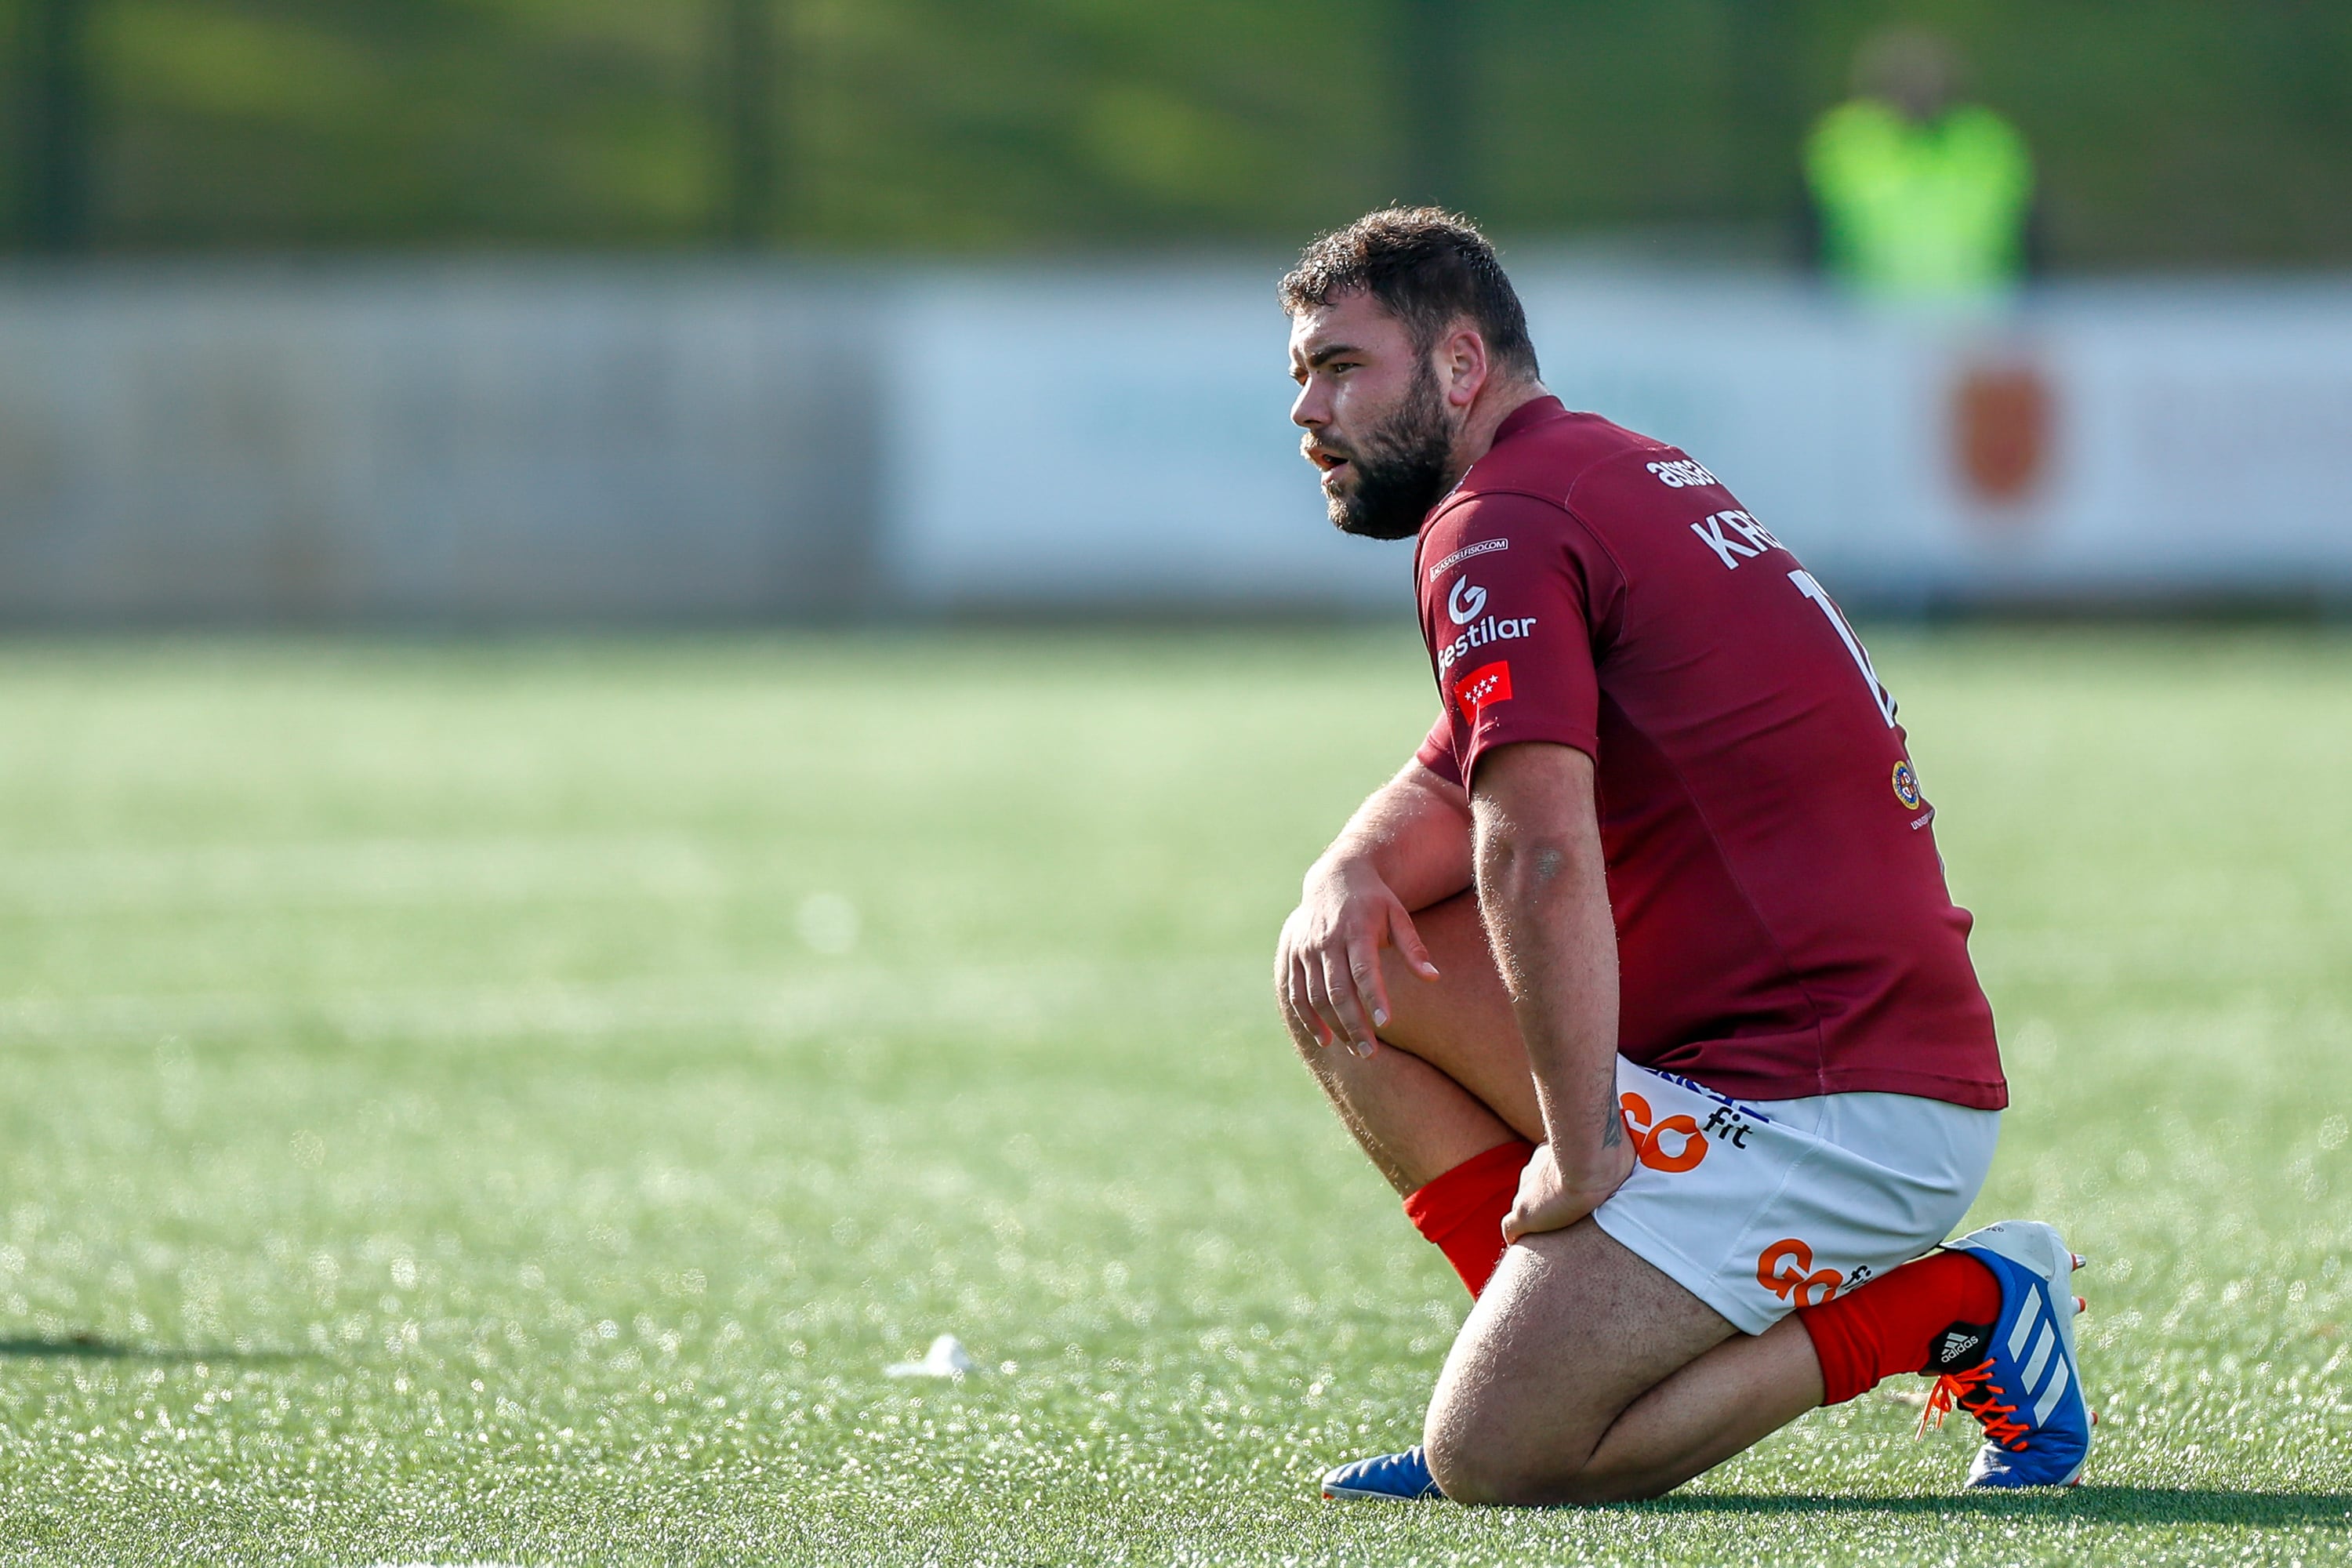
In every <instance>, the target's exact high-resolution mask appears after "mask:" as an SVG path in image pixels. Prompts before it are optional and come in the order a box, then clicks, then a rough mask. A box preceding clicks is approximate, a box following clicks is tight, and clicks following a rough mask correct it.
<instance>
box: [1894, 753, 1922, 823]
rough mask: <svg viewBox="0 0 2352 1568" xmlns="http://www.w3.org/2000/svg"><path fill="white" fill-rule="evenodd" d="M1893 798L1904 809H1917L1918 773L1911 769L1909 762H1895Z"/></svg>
mask: <svg viewBox="0 0 2352 1568" xmlns="http://www.w3.org/2000/svg"><path fill="white" fill-rule="evenodd" d="M1895 799H1897V800H1899V801H1901V802H1902V803H1903V809H1904V810H1906V811H1916V810H1918V809H1919V775H1918V774H1917V773H1913V772H1912V771H1911V764H1910V763H1895Z"/></svg>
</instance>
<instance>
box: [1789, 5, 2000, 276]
mask: <svg viewBox="0 0 2352 1568" xmlns="http://www.w3.org/2000/svg"><path fill="white" fill-rule="evenodd" d="M1964 85H1965V82H1964V70H1963V62H1962V60H1961V58H1960V56H1959V52H1958V50H1957V49H1955V48H1954V47H1952V46H1951V45H1950V44H1949V43H1948V42H1947V41H1946V40H1945V39H1943V38H1942V37H1938V36H1937V34H1935V33H1932V32H1928V31H1927V30H1926V29H1924V28H1918V27H1895V28H1890V29H1888V30H1886V31H1885V32H1881V33H1878V34H1876V35H1874V36H1873V37H1871V38H1870V39H1869V40H1868V41H1867V42H1865V43H1864V45H1863V47H1862V48H1861V49H1860V51H1859V52H1858V53H1857V54H1856V55H1855V57H1854V68H1853V86H1854V96H1853V98H1852V99H1851V100H1848V101H1846V102H1844V103H1842V104H1839V105H1838V106H1837V107H1836V108H1834V109H1832V110H1830V111H1829V112H1828V113H1826V114H1824V115H1822V118H1821V120H1820V121H1819V122H1818V123H1817V124H1816V125H1815V126H1814V127H1813V131H1812V134H1811V137H1810V138H1809V139H1808V141H1807V142H1806V144H1805V185H1806V194H1807V196H1808V198H1809V208H1808V210H1809V214H1810V216H1811V235H1812V237H1813V240H1814V245H1813V250H1814V254H1815V259H1816V261H1817V262H1818V263H1819V264H1820V266H1821V267H1822V268H1823V269H1824V270H1825V271H1826V272H1827V273H1828V274H1829V275H1830V276H1831V277H1832V278H1834V279H1837V280H1838V281H1840V282H1842V283H1843V284H1845V285H1847V286H1848V287H1850V288H1852V289H1855V290H1857V291H1859V292H1861V293H1864V294H1867V295H1873V296H1877V297H1881V298H1902V299H1912V300H1923V299H1947V300H1949V299H1968V298H1984V297H1988V296H1997V295H1999V294H2001V293H2004V292H2006V291H2008V290H2010V289H2013V288H2014V287H2015V286H2016V284H2017V283H2018V282H2019V280H2020V279H2021V278H2023V276H2024V275H2025V273H2026V270H2027V268H2028V267H2029V265H2030V263H2031V260H2032V241H2031V236H2032V213H2033V160H2032V154H2031V153H2029V152H2028V151H2027V148H2026V144H2025V138H2024V137H2023V136H2021V135H2020V134H2019V133H2018V132H2017V129H2016V127H2014V126H2012V125H2011V124H2010V122H2009V121H2007V120H2005V119H2003V118H2002V117H2001V116H2000V114H1998V113H1996V112H1995V111H1993V110H1990V109H1988V108H1986V107H1985V106H1984V105H1982V104H1979V103H1969V102H1964V101H1962V100H1961V97H1960V94H1961V89H1962V88H1963V86H1964Z"/></svg>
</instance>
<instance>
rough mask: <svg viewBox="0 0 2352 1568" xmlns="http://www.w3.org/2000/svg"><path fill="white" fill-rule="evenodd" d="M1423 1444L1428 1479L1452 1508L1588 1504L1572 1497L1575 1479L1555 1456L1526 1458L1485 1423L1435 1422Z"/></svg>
mask: <svg viewBox="0 0 2352 1568" xmlns="http://www.w3.org/2000/svg"><path fill="white" fill-rule="evenodd" d="M1422 1442H1423V1454H1424V1456H1425V1457H1426V1458H1427V1459H1428V1461H1429V1473H1430V1476H1431V1477H1432V1478H1433V1479H1434V1480H1435V1481H1436V1482H1437V1486H1438V1489H1439V1490H1441V1491H1443V1492H1444V1494H1445V1495H1446V1496H1447V1497H1449V1498H1452V1499H1453V1500H1454V1501H1455V1502H1461V1503H1470V1504H1473V1505H1482V1506H1487V1507H1503V1508H1509V1507H1521V1508H1528V1507H1538V1506H1542V1505H1547V1504H1555V1503H1572V1502H1582V1501H1584V1500H1585V1499H1583V1498H1580V1497H1577V1496H1575V1495H1573V1482H1574V1479H1575V1477H1574V1475H1573V1473H1569V1474H1563V1473H1562V1472H1561V1470H1560V1468H1559V1458H1558V1457H1557V1456H1540V1455H1536V1454H1533V1453H1530V1452H1528V1450H1527V1448H1526V1447H1525V1446H1524V1445H1522V1444H1519V1443H1515V1442H1514V1441H1512V1439H1511V1436H1510V1435H1509V1434H1507V1433H1505V1432H1501V1431H1497V1430H1494V1429H1493V1428H1492V1427H1491V1426H1488V1425H1486V1424H1485V1423H1481V1422H1478V1421H1475V1420H1465V1419H1462V1418H1460V1417H1458V1416H1457V1417H1455V1418H1454V1419H1450V1420H1447V1421H1445V1422H1444V1423H1442V1424H1440V1423H1437V1422H1433V1423H1432V1424H1431V1426H1430V1429H1429V1431H1428V1432H1427V1433H1426V1434H1425V1435H1424V1436H1423V1439H1422Z"/></svg>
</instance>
